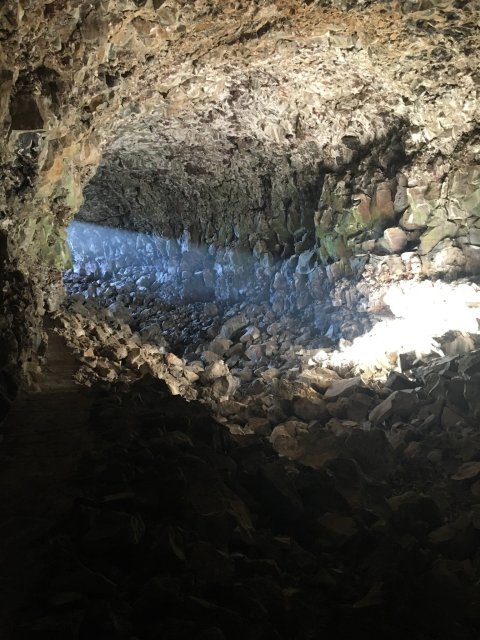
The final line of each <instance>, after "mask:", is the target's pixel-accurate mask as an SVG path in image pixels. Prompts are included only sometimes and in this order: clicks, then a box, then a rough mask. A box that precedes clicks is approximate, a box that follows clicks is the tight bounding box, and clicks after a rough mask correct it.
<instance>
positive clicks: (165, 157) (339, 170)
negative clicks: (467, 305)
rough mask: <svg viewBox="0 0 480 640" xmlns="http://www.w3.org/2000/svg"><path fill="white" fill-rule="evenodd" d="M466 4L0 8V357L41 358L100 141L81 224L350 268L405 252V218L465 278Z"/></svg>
mask: <svg viewBox="0 0 480 640" xmlns="http://www.w3.org/2000/svg"><path fill="white" fill-rule="evenodd" d="M478 15H479V3H478V2H477V1H473V2H462V1H460V0H449V1H447V0H442V1H441V2H435V3H433V2H430V1H429V0H418V1H417V2H412V1H408V2H407V1H401V2H389V3H384V2H344V1H339V2H315V3H311V4H305V3H303V2H300V1H296V0H283V1H278V2H273V3H270V4H269V3H267V2H260V1H258V2H246V1H245V2H231V3H230V2H225V3H223V2H222V3H216V2H211V1H209V0H196V1H195V2H188V3H187V2H180V1H175V0H167V1H166V2H160V1H158V0H148V1H146V2H139V1H138V0H137V1H136V2H134V1H132V0H121V1H120V2H119V1H115V2H114V1H108V0H95V1H94V2H91V3H88V4H87V3H81V4H80V5H79V4H78V3H77V2H72V1H69V0H52V1H50V2H48V1H46V0H45V1H43V2H38V0H23V1H22V2H18V1H15V0H7V1H6V2H4V3H3V4H2V7H1V8H0V47H1V49H0V86H1V90H0V127H1V144H0V166H1V170H2V181H1V186H0V211H1V221H0V260H1V269H2V287H1V292H0V296H1V299H0V305H1V307H2V310H3V313H2V315H1V321H0V322H1V327H0V328H1V332H2V340H3V341H4V344H3V348H2V354H3V355H2V362H1V365H2V367H4V368H5V370H6V371H14V370H15V369H17V368H18V367H20V369H22V370H23V372H24V373H27V374H28V372H29V370H31V369H32V368H34V367H35V364H34V362H33V361H32V362H31V357H32V354H33V353H34V352H35V351H37V350H38V349H39V348H40V349H41V340H42V338H41V322H40V319H41V316H42V314H43V312H44V310H45V309H46V308H49V307H50V308H53V307H55V305H56V304H57V301H58V298H59V296H60V295H61V285H60V274H61V271H62V269H63V268H64V266H65V265H66V264H67V263H68V256H67V253H66V251H65V225H66V223H67V221H68V220H70V219H71V218H72V216H73V215H74V213H75V212H76V211H77V210H78V208H79V207H80V205H81V202H82V188H83V185H84V184H85V183H86V182H87V180H88V179H89V178H90V177H91V176H92V175H93V173H94V172H95V169H96V168H97V166H98V164H99V162H100V158H101V153H102V150H103V149H104V148H107V149H108V151H107V152H106V153H105V156H104V159H103V161H102V165H101V168H100V172H99V174H98V177H97V178H96V179H95V180H94V181H92V183H91V185H90V187H89V191H88V192H87V193H88V199H87V203H86V206H85V208H84V209H83V212H82V217H84V218H85V219H92V217H93V218H95V219H96V220H98V221H99V220H100V219H102V220H107V219H108V220H109V223H110V224H112V223H113V224H117V223H121V224H127V225H129V226H134V227H136V228H142V229H145V228H149V229H150V228H155V229H158V230H163V231H169V233H170V234H172V235H176V234H178V233H180V232H181V231H183V230H185V229H188V230H189V232H191V233H192V234H195V235H196V236H198V238H199V239H200V240H201V241H205V242H215V243H216V244H218V245H220V246H222V245H225V244H227V245H228V244H230V243H232V242H235V241H240V242H241V243H245V244H248V246H249V247H250V248H251V249H254V248H255V247H257V248H256V253H257V254H258V255H259V256H261V255H265V254H267V255H268V253H272V255H273V254H274V253H277V254H278V255H282V254H283V255H284V256H285V257H286V256H287V255H288V254H291V253H299V252H300V251H301V250H303V249H305V248H306V247H307V246H308V245H310V246H313V244H312V243H315V242H317V246H318V247H319V249H320V258H321V259H322V260H323V261H324V263H332V265H335V264H340V265H341V266H340V267H338V266H337V267H336V268H335V269H334V271H335V273H337V272H338V273H343V272H344V271H345V269H347V270H348V268H347V262H348V261H349V260H350V256H351V255H353V254H355V253H358V251H360V250H361V251H362V252H364V251H367V250H368V251H370V250H372V249H373V250H374V251H377V252H382V251H391V250H392V248H389V244H391V243H393V244H394V245H395V251H398V249H397V246H398V244H400V245H401V244H402V243H404V242H405V238H404V235H402V232H399V231H392V232H389V234H387V235H386V236H385V239H384V240H382V234H383V232H384V230H385V228H395V227H397V226H398V222H399V219H400V217H401V216H403V217H402V225H403V230H404V233H405V235H406V236H407V242H408V243H409V244H407V248H416V247H418V249H419V254H421V256H422V257H421V260H422V265H423V266H422V268H424V269H425V270H426V271H429V270H432V269H433V271H437V272H439V273H442V272H444V271H445V270H448V269H449V268H450V265H451V264H454V265H456V266H457V267H458V271H461V270H466V271H468V272H474V271H475V270H476V269H477V268H478V246H479V245H478V231H477V229H478V214H479V212H478V200H479V192H478V180H479V176H478V168H477V167H476V166H475V165H476V164H477V163H478V154H479V142H478V124H477V123H478V103H477V102H476V94H477V87H478V47H477V45H478V33H477V32H476V28H477V24H478ZM127 177H128V180H127ZM405 203H408V204H409V205H410V208H409V209H404V207H405ZM97 205H98V206H97ZM312 233H313V236H314V237H313V239H312ZM315 236H316V238H317V241H315ZM298 243H299V244H298ZM302 243H303V244H302ZM385 243H386V245H387V246H386V247H385ZM332 265H330V267H331V266H332ZM442 265H445V268H444V266H442ZM342 269H343V272H342ZM4 386H5V385H4Z"/></svg>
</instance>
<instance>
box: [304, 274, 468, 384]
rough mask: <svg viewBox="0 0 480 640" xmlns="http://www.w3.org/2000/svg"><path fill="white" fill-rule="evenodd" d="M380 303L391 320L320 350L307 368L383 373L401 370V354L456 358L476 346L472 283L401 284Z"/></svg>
mask: <svg viewBox="0 0 480 640" xmlns="http://www.w3.org/2000/svg"><path fill="white" fill-rule="evenodd" d="M383 303H384V305H385V307H386V309H387V310H388V311H389V312H390V314H391V316H392V317H389V318H383V319H381V320H380V321H379V322H377V324H376V325H375V326H374V327H373V328H372V330H371V331H369V332H368V333H366V334H364V335H362V336H359V337H358V338H355V340H353V342H351V343H344V344H342V346H341V348H340V349H338V350H337V351H335V352H333V353H330V354H327V353H325V352H322V351H319V352H318V354H317V355H316V356H314V358H313V359H312V361H311V364H316V363H319V362H322V363H327V362H328V364H330V365H331V366H336V367H345V366H348V367H352V366H353V368H354V369H355V370H356V371H357V373H360V372H369V373H373V372H375V371H377V373H378V372H382V375H385V372H386V371H389V370H392V369H393V368H399V369H401V368H402V366H401V364H400V363H399V356H400V355H401V354H409V353H411V354H414V355H415V358H420V359H421V358H425V357H427V358H429V357H432V356H433V357H435V356H438V357H442V356H444V355H457V354H458V353H464V352H466V351H469V350H471V349H472V348H474V347H475V338H476V336H479V335H480V333H479V328H480V320H479V319H480V288H479V287H478V286H477V285H475V284H474V283H468V282H462V283H446V282H442V281H435V282H434V281H430V280H424V281H416V280H405V281H402V282H397V283H393V284H390V285H389V286H388V287H385V288H384V293H383ZM450 332H454V333H450ZM382 375H380V376H379V377H382Z"/></svg>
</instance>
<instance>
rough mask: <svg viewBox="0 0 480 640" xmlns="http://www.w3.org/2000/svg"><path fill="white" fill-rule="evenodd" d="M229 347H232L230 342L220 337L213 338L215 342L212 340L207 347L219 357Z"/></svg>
mask: <svg viewBox="0 0 480 640" xmlns="http://www.w3.org/2000/svg"><path fill="white" fill-rule="evenodd" d="M231 346H232V341H231V340H229V339H228V338H222V337H221V336H218V337H216V338H215V340H212V342H211V343H210V345H209V347H208V350H209V351H213V352H214V353H216V354H218V355H219V356H224V355H225V354H226V353H227V351H228V350H229V349H230V347H231Z"/></svg>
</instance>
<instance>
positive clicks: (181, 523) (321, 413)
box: [22, 320, 480, 640]
mask: <svg viewBox="0 0 480 640" xmlns="http://www.w3.org/2000/svg"><path fill="white" fill-rule="evenodd" d="M237 324H238V320H234V321H232V322H230V323H229V324H227V325H226V326H227V328H226V329H225V330H224V333H228V332H231V331H232V330H233V329H234V327H235V326H236V325H237ZM224 326H225V325H224ZM222 339H225V340H229V339H230V338H226V337H225V338H222ZM218 342H220V339H217V343H218ZM216 362H218V361H216ZM171 366H176V365H175V363H172V364H171ZM479 379H480V352H475V353H471V354H468V355H463V356H456V357H447V358H443V359H440V360H438V361H436V362H434V363H432V364H429V365H425V366H424V367H422V368H419V369H418V371H417V379H416V380H415V381H412V380H411V379H409V378H406V377H405V376H403V375H402V374H400V373H393V374H391V376H390V377H389V379H388V380H387V382H386V384H385V385H383V386H382V387H379V388H376V389H372V388H371V387H367V386H366V385H364V384H363V383H362V380H361V379H360V378H358V377H356V378H350V379H342V378H341V377H340V376H338V374H335V373H334V372H332V371H328V370H325V369H316V370H310V371H309V374H308V382H306V381H305V378H304V379H303V381H302V375H300V376H299V380H298V381H296V382H294V381H291V380H290V381H288V380H280V381H279V380H278V379H276V378H274V379H273V382H274V383H275V384H276V388H277V390H278V398H279V401H278V405H277V410H279V408H280V407H281V408H282V410H283V411H284V412H285V419H284V420H283V421H282V422H281V424H279V425H277V426H276V427H275V429H273V431H272V432H271V433H270V428H269V422H270V420H269V419H268V418H267V419H266V418H261V417H258V416H257V417H250V418H249V421H250V424H251V429H250V431H249V432H245V430H242V433H241V434H240V430H238V431H231V432H229V431H228V430H227V429H225V427H224V426H223V425H221V424H219V423H218V422H215V421H214V420H213V419H212V418H211V417H210V415H209V413H208V412H207V411H206V409H205V408H204V407H202V406H201V405H199V404H198V403H196V402H190V403H186V402H185V400H183V399H182V398H180V397H179V396H172V395H171V394H170V392H169V390H168V388H167V387H166V385H165V384H164V383H163V382H161V381H158V380H155V379H153V378H152V377H151V376H149V375H146V376H144V377H143V378H142V379H141V380H140V381H137V382H136V383H135V384H134V385H133V387H132V388H131V389H130V390H129V391H128V392H127V393H122V392H119V391H115V389H114V388H111V389H110V391H108V392H107V393H103V394H102V395H100V396H99V397H98V401H97V403H96V406H95V408H94V411H93V412H92V418H91V426H92V428H93V429H94V430H95V433H96V434H97V437H98V447H97V449H96V450H95V451H92V452H91V454H90V455H88V456H86V457H85V458H84V459H83V461H82V463H81V465H80V468H79V470H78V483H79V486H80V487H81V488H82V497H81V498H80V499H78V500H77V501H76V502H75V504H73V505H72V509H71V511H70V513H67V514H65V517H64V519H63V520H62V521H61V522H59V523H58V526H57V527H56V528H55V529H54V530H53V531H52V532H51V536H50V537H49V538H48V542H47V543H46V544H45V546H44V547H43V548H42V549H41V550H39V556H38V557H39V570H38V578H37V579H36V580H35V583H34V588H33V590H32V594H31V600H29V602H28V603H27V604H26V606H25V609H24V611H23V612H22V620H23V622H22V624H23V628H24V633H25V636H24V637H38V638H43V637H48V638H49V639H50V638H51V639H58V640H60V639H61V640H66V639H72V640H74V639H75V640H76V639H81V640H86V639H87V638H88V639H89V640H90V639H96V638H99V639H100V638H102V640H103V639H104V638H119V639H121V638H130V639H132V638H139V639H150V638H152V639H153V638H157V637H162V638H166V639H172V640H173V639H175V640H177V639H182V638H185V639H187V638H188V639H191V638H192V639H193V638H195V639H197V638H198V639H199V640H200V639H203V640H206V639H215V640H222V639H227V638H228V639H235V638H238V639H240V638H242V639H244V638H247V639H261V638H272V639H274V638H285V639H291V638H298V639H299V640H303V639H307V638H317V637H320V636H323V635H325V637H330V638H338V639H343V638H345V639H346V638H350V637H352V634H355V635H356V636H360V637H364V635H366V634H372V633H373V632H374V631H375V633H376V635H377V637H382V638H383V637H389V638H394V639H398V640H400V639H402V640H403V639H404V638H405V637H409V638H413V639H415V640H421V639H422V640H423V639H426V638H428V639H430V638H431V639H433V638H435V639H438V638H442V639H443V638H445V639H446V638H449V639H459V640H460V639H472V640H473V639H474V638H477V637H478V634H479V632H480V614H479V611H480V608H479V604H480V593H479V591H478V580H479V577H480V557H479V554H478V542H479V539H480V518H479V512H480V502H479V500H480V490H479V486H480V462H479V460H480V438H479V437H478V433H477V432H478V429H477V422H478V417H479V415H480V405H479V403H478V389H479ZM270 384H271V383H270ZM227 404H228V403H227ZM231 409H232V410H234V411H235V414H236V415H237V416H241V411H242V407H241V406H239V405H238V404H237V405H236V406H233V407H231ZM243 411H244V412H245V411H246V408H243ZM255 427H256V428H255ZM262 433H263V434H264V435H267V434H269V435H268V436H267V437H263V438H262V437H259V434H262ZM278 453H280V457H279V456H278Z"/></svg>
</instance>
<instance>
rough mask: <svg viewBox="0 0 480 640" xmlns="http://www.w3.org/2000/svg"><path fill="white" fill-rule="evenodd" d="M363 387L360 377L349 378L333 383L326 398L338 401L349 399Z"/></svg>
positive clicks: (326, 392)
mask: <svg viewBox="0 0 480 640" xmlns="http://www.w3.org/2000/svg"><path fill="white" fill-rule="evenodd" d="M362 386H363V384H362V380H361V378H360V377H356V378H347V379H346V380H340V381H338V382H333V383H332V384H331V385H329V387H328V389H327V390H326V391H325V394H324V398H325V399H327V398H328V399H329V400H336V399H337V398H343V397H348V396H350V395H352V393H354V392H355V391H357V390H358V389H359V388H361V387H362Z"/></svg>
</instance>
